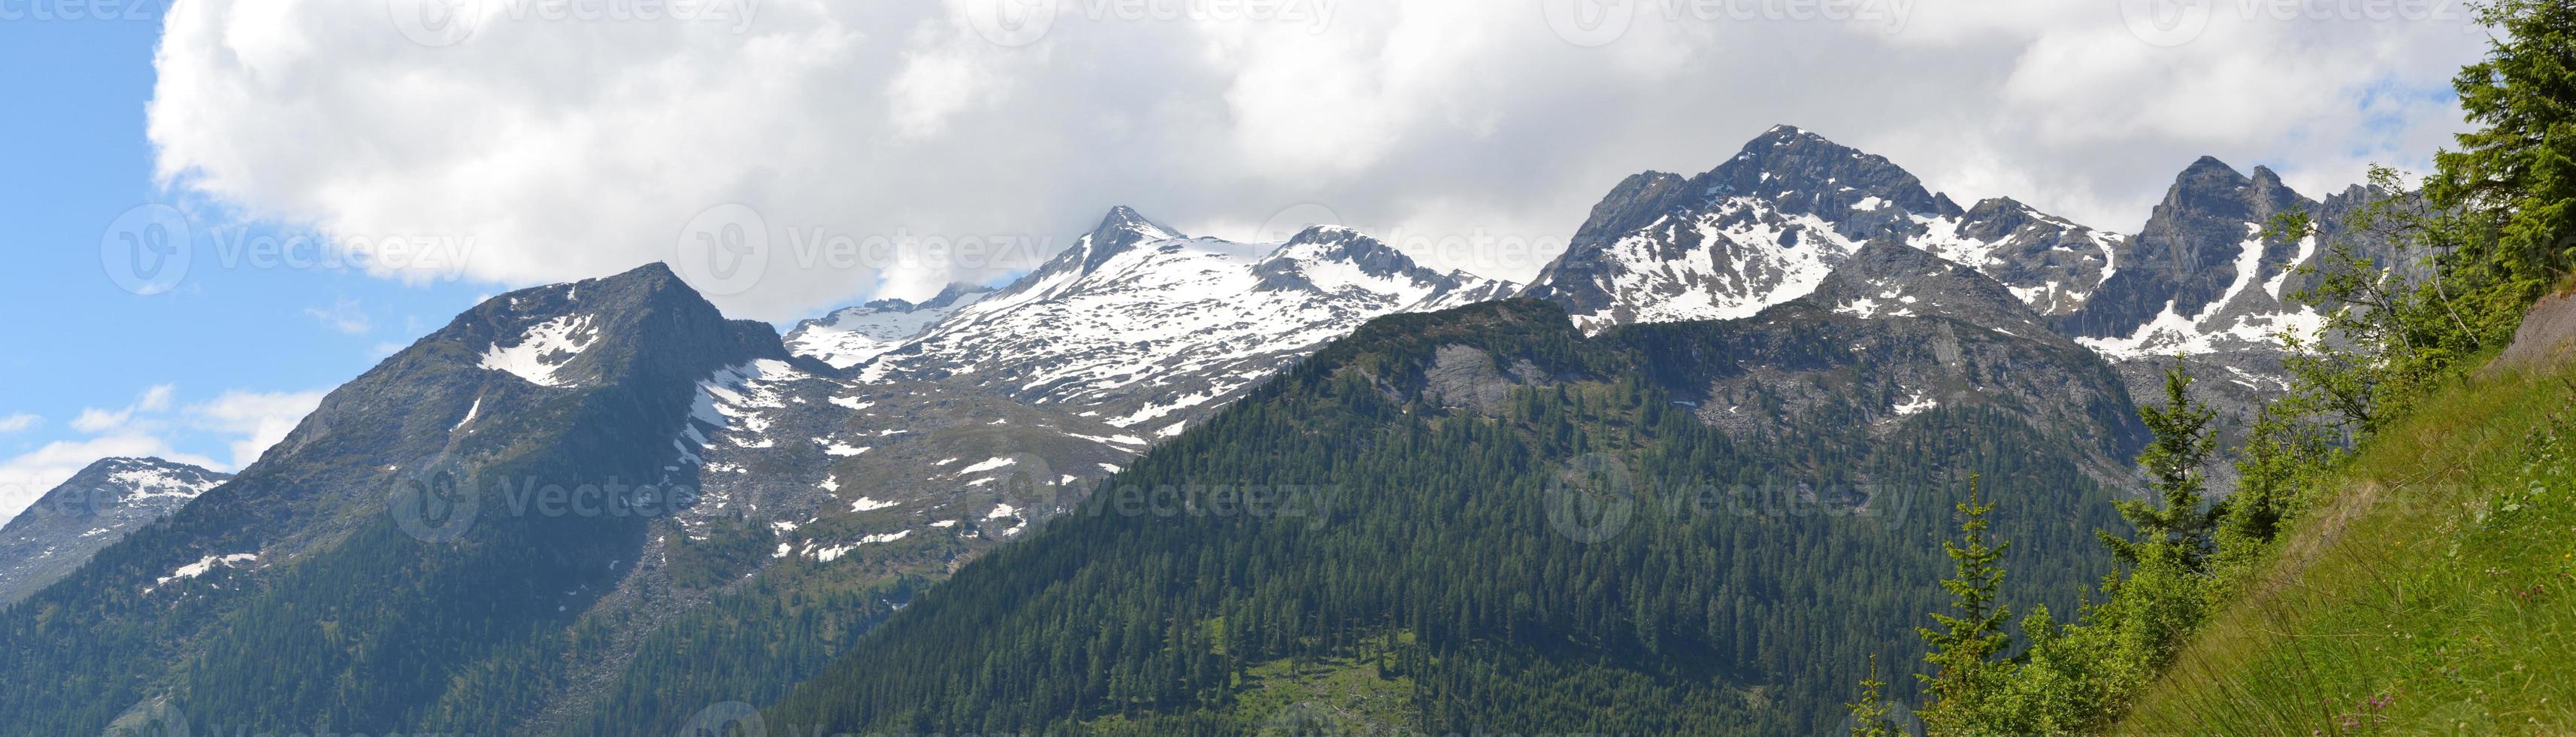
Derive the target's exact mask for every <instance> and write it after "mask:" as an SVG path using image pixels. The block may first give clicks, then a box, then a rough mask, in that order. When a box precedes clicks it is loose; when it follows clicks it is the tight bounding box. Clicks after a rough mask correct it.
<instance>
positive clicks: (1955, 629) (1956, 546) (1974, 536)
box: [1914, 474, 2012, 734]
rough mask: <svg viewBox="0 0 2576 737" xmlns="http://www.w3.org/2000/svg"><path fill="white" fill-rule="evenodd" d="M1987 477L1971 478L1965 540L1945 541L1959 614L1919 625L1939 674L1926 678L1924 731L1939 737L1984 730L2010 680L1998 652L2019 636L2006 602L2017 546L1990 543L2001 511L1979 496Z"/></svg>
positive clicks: (1962, 524)
mask: <svg viewBox="0 0 2576 737" xmlns="http://www.w3.org/2000/svg"><path fill="white" fill-rule="evenodd" d="M1978 482H1979V478H1978V477H1977V476H1976V475H1974V474H1971V475H1969V476H1968V500H1967V501H1965V502H1961V503H1959V505H1958V507H1957V509H1958V512H1959V540H1958V542H1949V541H1943V542H1942V543H1941V550H1942V552H1943V553H1946V554H1948V555H1949V556H1950V561H1951V565H1952V567H1953V574H1952V577H1951V578H1948V579H1945V580H1943V581H1941V589H1942V590H1944V591H1948V592H1949V593H1950V598H1951V602H1950V608H1951V609H1952V610H1954V611H1955V612H1957V613H1956V614H1955V615H1950V614H1941V613H1938V612H1935V613H1933V614H1932V621H1933V622H1934V623H1936V624H1938V625H1939V626H1940V629H1938V630H1934V629H1931V628H1925V627H1917V628H1915V630H1914V631H1915V632H1916V633H1918V634H1920V635H1922V636H1923V641H1924V642H1925V643H1926V644H1929V645H1930V646H1931V647H1930V650H1931V652H1929V653H1926V654H1925V655H1924V656H1923V660H1924V662H1927V663H1930V664H1932V668H1933V672H1932V674H1931V675H1928V676H1922V675H1918V676H1916V677H1917V678H1921V679H1923V681H1924V684H1925V686H1926V688H1925V692H1926V693H1925V696H1926V698H1928V699H1929V700H1930V703H1929V704H1928V705H1927V706H1925V707H1924V709H1923V722H1924V725H1925V726H1926V727H1927V728H1928V729H1930V730H1931V731H1933V732H1936V733H1944V734H1949V733H1973V732H1979V731H1985V730H1983V729H1982V727H1983V726H1984V725H1983V721H1984V720H1983V718H1982V716H1983V712H1984V711H1985V709H1984V706H1985V704H1986V702H1987V701H1988V700H1989V699H1990V697H1991V696H1993V691H1994V689H1993V686H1994V685H1995V684H1996V683H1997V682H1998V681H1999V680H2000V678H1999V676H2001V675H2002V674H2000V673H1998V672H1996V664H1995V663H1994V662H1993V660H1994V657H1995V655H1996V654H1997V653H2001V652H2003V649H2004V648H2005V647H2006V646H2008V645H2010V644H2011V643H2012V635H2010V634H2007V633H2005V632H2004V631H2003V628H2004V622H2005V621H2007V620H2008V619H2010V618H2011V616H2012V611H2011V607H2007V606H2004V605H2003V604H2002V603H2001V602H2000V601H1998V599H2000V598H2001V590H2002V588H2003V581H2004V569H2003V566H2002V564H2001V563H2000V562H1999V561H2000V560H2001V559H2002V558H2003V554H2004V551H2005V550H2006V549H2008V548H2010V547H2012V544H2011V543H1997V544H1994V545H1988V544H1987V543H1986V528H1987V526H1988V525H1989V524H1990V523H1989V522H1988V520H1987V519H1986V517H1987V515H1989V514H1991V513H1993V512H1994V510H1995V505H1994V503H1993V502H1989V501H1985V499H1984V497H1983V496H1982V495H1981V494H1980V492H1979V491H1978Z"/></svg>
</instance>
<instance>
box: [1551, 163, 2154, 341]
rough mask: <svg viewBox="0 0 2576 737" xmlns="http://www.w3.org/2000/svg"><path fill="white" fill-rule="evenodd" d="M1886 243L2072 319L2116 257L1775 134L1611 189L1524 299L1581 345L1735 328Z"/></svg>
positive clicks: (2059, 228) (2012, 208)
mask: <svg viewBox="0 0 2576 737" xmlns="http://www.w3.org/2000/svg"><path fill="white" fill-rule="evenodd" d="M1883 236H1893V237H1897V238H1900V239H1902V240H1903V241H1904V242H1905V244H1906V245H1908V246H1912V247H1914V248H1917V249H1920V250H1923V251H1926V252H1930V253H1933V254H1935V255H1939V256H1942V257H1943V258H1947V259H1950V260H1953V261H1957V262H1960V263H1963V264H1966V265H1968V266H1970V267H1973V268H1976V269H1978V270H1979V271H1981V272H1984V273H1985V274H1986V275H1987V276H1989V277H1992V278H1994V279H1995V280H1996V281H1998V282H2001V283H2002V284H2003V285H2004V286H2005V287H2006V288H2007V289H2009V290H2011V291H2012V292H2013V294H2014V295H2015V296H2016V297H2017V298H2019V299H2021V300H2022V301H2023V302H2024V303H2025V304H2027V305H2029V306H2030V307H2031V308H2032V309H2034V310H2037V311H2039V312H2041V313H2043V314H2063V313H2066V312H2071V311H2074V310H2075V309H2078V308H2080V307H2081V305H2082V304H2083V303H2084V301H2085V299H2086V298H2087V297H2089V296H2090V294H2091V292H2092V290H2093V289H2094V287H2095V286H2097V285H2099V284H2100V283H2101V280H2102V279H2103V278H2104V277H2105V276H2107V275H2108V274H2109V273H2110V270H2111V266H2112V258H2113V256H2114V254H2115V252H2116V251H2117V247H2118V244H2119V243H2120V239H2119V238H2118V237H2116V236H2113V235H2110V234H2106V233H2100V232H2097V231H2094V230H2092V229H2089V228H2085V227H2083V226H2081V225H2077V224H2075V223H2073V222H2070V221H2067V220H2065V219H2063V218H2057V217H2053V216H2049V215H2045V214H2042V213H2039V212H2037V211H2034V210H2031V209H2030V208H2029V207H2027V206H2024V205H2022V204H2021V203H2019V202H2015V201H2012V200H2008V199H1992V200H1986V201H1983V202H1980V203H1978V207H1977V208H1976V209H1974V210H1966V209H1962V208H1960V207H1959V206H1958V204H1957V203H1955V202H1953V201H1952V200H1951V199H1950V198H1949V197H1948V196H1947V195H1943V194H1940V193H1936V192H1933V191H1931V190H1929V189H1926V188H1925V187H1924V186H1923V183H1922V181H1921V180H1919V179H1917V178H1915V176H1914V175H1913V174H1911V173H1908V172H1906V171H1905V170H1904V169H1903V168H1902V167H1899V166H1897V165H1896V164H1895V163H1893V162H1890V161H1888V160H1887V159H1886V158H1885V157H1881V156H1877V155H1874V154H1869V153H1865V152H1862V151H1859V150H1856V149H1853V148H1851V147H1848V146H1844V145H1841V144H1838V143H1835V142H1833V141H1831V140H1827V139H1826V138H1824V137H1823V136H1819V135H1816V134H1814V133H1811V132H1808V131H1805V130H1801V129H1798V128H1794V127H1790V126H1778V127H1774V128H1772V129H1771V130H1769V131H1767V132H1765V133H1763V134H1762V135H1761V136H1759V137H1756V138H1754V139H1753V140H1752V141H1750V142H1748V143H1746V144H1745V145H1744V148H1743V149H1742V150H1741V151H1739V152H1738V153H1737V154H1736V155H1735V156H1734V157H1732V158H1730V159H1728V160H1726V161H1725V162H1723V163H1720V164H1719V165H1718V166H1717V167H1716V168H1714V169H1711V170H1709V171H1707V172H1705V173H1702V174H1699V175H1696V176H1692V177H1687V178H1685V177H1682V176H1680V175H1676V174H1667V173H1662V172H1646V173H1643V174H1638V175H1635V176H1631V177H1629V178H1628V179H1627V180H1626V181H1624V182H1621V183H1620V184H1619V186H1618V187H1617V188H1615V189H1613V190H1612V191H1611V193H1610V194H1609V196H1607V197H1605V198H1603V199H1602V201H1601V203H1600V204H1598V205H1595V206H1594V207H1593V209H1592V215H1591V218H1590V219H1589V220H1588V221H1586V222H1585V223H1584V225H1583V227H1582V228H1581V229H1580V230H1578V231H1576V237H1575V239H1574V243H1573V244H1572V247H1570V248H1569V249H1567V251H1566V253H1565V254H1564V255H1563V256H1561V257H1559V258H1558V259H1557V261H1556V262H1555V263H1552V264H1550V265H1548V267H1547V269H1546V270H1544V271H1542V272H1540V275H1539V278H1538V280H1537V281H1536V282H1535V283H1534V284H1533V285H1532V286H1531V287H1530V290H1529V292H1528V293H1527V294H1528V296H1533V297H1539V298H1543V299H1549V300H1553V301H1556V302H1558V303H1559V304H1562V305H1564V306H1565V307H1566V308H1567V311H1568V312H1569V313H1571V314H1572V315H1574V319H1575V322H1576V323H1577V324H1578V325H1580V326H1582V327H1583V328H1584V329H1586V330H1588V331H1598V330H1601V329H1604V328H1607V327H1609V326H1612V325H1618V324H1625V323H1635V322H1667V321H1675V320H1708V319H1728V318H1737V317H1745V316H1749V315H1752V314H1753V313H1756V312H1759V311H1761V310H1762V309H1763V308H1766V307H1769V306H1771V305H1775V304H1779V303H1782V302H1786V301H1788V300H1791V299H1796V298H1798V297H1800V296H1802V295H1805V294H1807V293H1808V292H1811V291H1813V290H1814V289H1815V288H1816V286H1817V285H1818V284H1820V283H1821V282H1822V280H1823V279H1824V277H1825V275H1826V274H1827V273H1830V272H1831V271H1833V269H1834V267H1836V266H1838V265H1840V264H1841V263H1842V262H1843V261H1844V260H1846V259H1848V258H1850V257H1851V255H1852V254H1853V253H1854V252H1856V251H1858V250H1859V248H1860V246H1861V244H1863V243H1866V242H1868V241H1869V240H1871V239H1873V238H1879V237H1883Z"/></svg>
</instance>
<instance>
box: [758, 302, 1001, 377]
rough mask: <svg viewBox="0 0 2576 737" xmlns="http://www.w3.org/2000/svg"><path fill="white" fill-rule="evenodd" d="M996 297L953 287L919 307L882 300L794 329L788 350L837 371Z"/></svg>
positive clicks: (920, 304) (918, 305)
mask: <svg viewBox="0 0 2576 737" xmlns="http://www.w3.org/2000/svg"><path fill="white" fill-rule="evenodd" d="M992 293H993V290H992V289H991V288H988V287H978V286H971V285H966V284H951V285H949V286H948V288H947V289H945V290H941V291H940V293H939V295H938V296H935V297H932V298H930V299H928V300H924V301H922V302H920V303H918V304H916V303H913V302H907V301H904V300H900V299H881V300H876V301H874V302H869V303H867V304H864V305H859V306H857V307H844V308H841V309H838V310H834V311H832V314H829V315H825V316H823V317H820V318H815V319H812V320H806V321H804V322H802V323H798V324H797V325H796V329H794V330H790V331H788V332H787V336H786V341H787V347H788V349H789V350H792V351H795V352H796V353H799V354H802V355H807V356H813V357H814V358H815V359H816V360H820V361H822V362H824V363H827V364H831V366H832V367H833V368H849V367H851V366H856V365H859V364H862V363H866V362H867V361H868V359H871V358H875V357H877V356H879V355H883V354H884V353H885V352H886V351H890V350H894V349H895V348H897V347H901V346H902V345H903V342H904V341H907V340H911V339H912V338H914V337H916V336H919V335H921V334H922V332H924V331H927V330H929V329H930V326H932V325H936V324H938V323H939V321H940V320H943V319H946V318H947V317H948V316H949V315H950V314H952V313H955V312H956V311H958V310H960V309H964V308H966V307H967V306H969V305H973V304H975V303H976V302H978V301H981V300H983V299H984V298H985V297H987V296H990V295H991V294H992Z"/></svg>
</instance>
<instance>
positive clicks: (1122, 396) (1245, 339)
mask: <svg viewBox="0 0 2576 737" xmlns="http://www.w3.org/2000/svg"><path fill="white" fill-rule="evenodd" d="M1517 289H1518V287H1517V285H1511V284H1508V283H1503V282H1497V281H1494V280H1490V279H1485V278H1482V277H1477V276H1474V275H1470V274H1465V273H1461V272H1448V273H1442V272H1438V271H1434V270H1432V269H1430V268H1427V267H1424V266H1422V265H1420V264H1418V263H1416V262H1414V261H1413V259H1412V258H1410V257H1407V256H1406V255H1404V254H1403V253H1402V252H1400V251H1398V250H1396V249H1395V248H1393V247H1391V246H1388V245H1386V244H1385V243H1382V242H1380V241H1378V240H1377V239H1375V238H1371V237H1369V236H1367V235H1366V234H1363V233H1360V232H1359V231H1356V230H1352V229H1349V228H1343V227H1338V226H1317V227H1313V228H1308V229H1307V230H1305V231H1302V232H1300V233H1298V234H1297V235H1296V236H1295V237H1292V238H1290V239H1289V240H1288V241H1286V242H1284V243H1276V244H1271V243H1242V242H1236V241H1228V240H1224V239H1220V238H1207V237H1197V238H1193V237H1189V236H1186V235H1184V234H1182V233H1181V232H1180V231H1178V230H1175V229H1173V228H1170V227H1166V226H1163V225H1160V224H1158V223H1155V222H1154V221H1153V220H1150V219H1148V218H1146V217H1145V216H1144V215H1142V214H1141V213H1138V212H1136V211H1135V210H1133V209H1129V208H1125V207H1120V208H1116V209H1113V210H1111V211H1110V212H1109V214H1108V216H1106V217H1104V218H1102V220H1101V223H1100V226H1099V227H1097V228H1095V229H1093V230H1092V232H1091V233H1089V234H1087V235H1085V236H1083V237H1082V238H1081V239H1080V240H1078V241H1077V242H1076V244H1075V246H1074V247H1073V248H1069V249H1066V251H1065V252H1064V253H1062V254H1059V255H1057V256H1056V257H1055V258H1053V259H1051V260H1049V261H1048V262H1047V264H1046V265H1045V266H1041V267H1039V268H1038V269H1037V270H1036V271H1033V272H1030V273H1029V274H1028V275H1027V276H1024V277H1022V278H1021V279H1020V280H1018V281H1017V282H1014V283H1013V284H1011V285H1010V286H1007V287H1004V288H1002V289H1001V290H1000V291H997V292H995V293H993V294H992V295H991V296H989V297H986V298H984V299H982V300H980V301H977V302H975V303H973V304H971V305H967V306H964V307H961V308H959V309H958V310H957V311H956V312H954V313H953V314H951V315H949V316H947V317H945V318H943V319H941V320H940V321H939V322H938V323H937V324H936V325H934V326H932V327H931V328H929V329H928V330H926V331H924V332H923V333H922V334H921V336H920V337H918V338H915V339H913V340H911V341H909V342H907V343H906V344H904V345H903V346H901V347H899V348H895V349H892V350H889V351H886V352H884V353H883V354H882V355H880V356H878V357H877V358H875V359H874V360H871V361H868V362H867V363H865V364H864V365H861V366H860V367H859V368H858V370H857V375H856V376H857V378H858V380H860V381H884V380H915V381H962V382H966V383H970V384H973V385H976V386H979V387H982V388H985V389H989V390H992V391H995V392H999V393H1001V394H1003V395H1005V396H1009V397H1011V398H1013V399H1016V400H1019V401H1022V402H1026V403H1029V404H1031V405H1035V406H1041V407H1049V408H1058V409H1070V410H1073V411H1077V412H1079V413H1081V414H1083V415H1085V416H1090V417H1094V418H1097V419H1099V420H1101V421H1104V422H1107V423H1108V424H1110V425H1112V426H1116V427H1121V428H1127V429H1132V430H1137V431H1140V432H1148V431H1150V432H1153V433H1161V434H1165V435H1169V434H1173V433H1177V432H1178V431H1179V429H1180V428H1181V427H1182V426H1183V425H1184V424H1185V423H1186V422H1188V421H1189V420H1190V419H1192V418H1195V417H1198V416H1200V415H1202V414H1204V413H1205V412H1208V411H1210V410H1213V409H1214V408H1215V407H1217V406H1220V405H1222V404H1224V403H1225V402H1226V401H1228V400H1230V399H1231V398H1232V397H1233V396H1234V395H1236V394H1237V393H1239V392H1241V391H1242V390H1244V389H1246V388H1248V387H1250V386H1251V385H1253V384H1255V383H1257V382H1258V381H1259V380H1261V379H1263V378H1266V377H1268V376H1269V375H1271V374H1272V373H1275V372H1277V371H1278V370H1280V369H1281V368H1284V367H1286V366H1287V365H1289V364H1291V363H1293V362H1294V361H1296V360H1297V359H1299V358H1301V357H1303V356H1304V355H1305V354H1306V353H1307V352H1309V351H1312V350H1313V349H1314V348H1316V347H1317V346H1320V345H1322V344H1323V343H1324V342H1326V341H1329V340H1332V339H1333V338H1337V337H1340V336H1342V335H1343V334H1346V333H1348V332H1349V331H1350V330H1352V329H1353V328H1356V327H1358V326H1359V325H1360V323H1363V322H1366V321H1368V320H1369V319H1371V318H1375V317H1378V316H1380V315H1385V314H1389V313H1393V312H1399V311H1406V310H1427V309H1441V308H1445V307H1450V306H1456V305H1463V304H1468V303H1471V302H1476V301H1483V300H1487V299H1492V298H1495V297H1499V296H1503V295H1506V294H1509V293H1510V292H1512V291H1514V290H1517ZM799 350H800V351H801V350H804V349H802V348H800V349H799Z"/></svg>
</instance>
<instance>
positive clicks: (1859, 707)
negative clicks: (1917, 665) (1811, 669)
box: [1843, 653, 1896, 737]
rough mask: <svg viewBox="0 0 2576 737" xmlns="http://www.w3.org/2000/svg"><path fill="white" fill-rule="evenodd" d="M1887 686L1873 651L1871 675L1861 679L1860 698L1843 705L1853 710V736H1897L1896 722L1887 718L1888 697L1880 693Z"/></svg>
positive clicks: (1870, 662) (1870, 661)
mask: <svg viewBox="0 0 2576 737" xmlns="http://www.w3.org/2000/svg"><path fill="white" fill-rule="evenodd" d="M1886 686H1887V682H1886V681H1882V680H1879V679H1878V654H1877V653H1871V654H1870V656H1869V675H1867V676H1863V677H1862V678H1861V681H1860V689H1861V692H1860V700H1859V701H1854V702H1851V703H1849V704H1844V705H1843V708H1845V709H1849V710H1851V717H1852V728H1851V737H1895V735H1896V723H1895V722H1892V721H1889V720H1888V718H1887V699H1886V698H1884V697H1882V696H1880V695H1879V689H1881V688H1885V687H1886Z"/></svg>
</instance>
